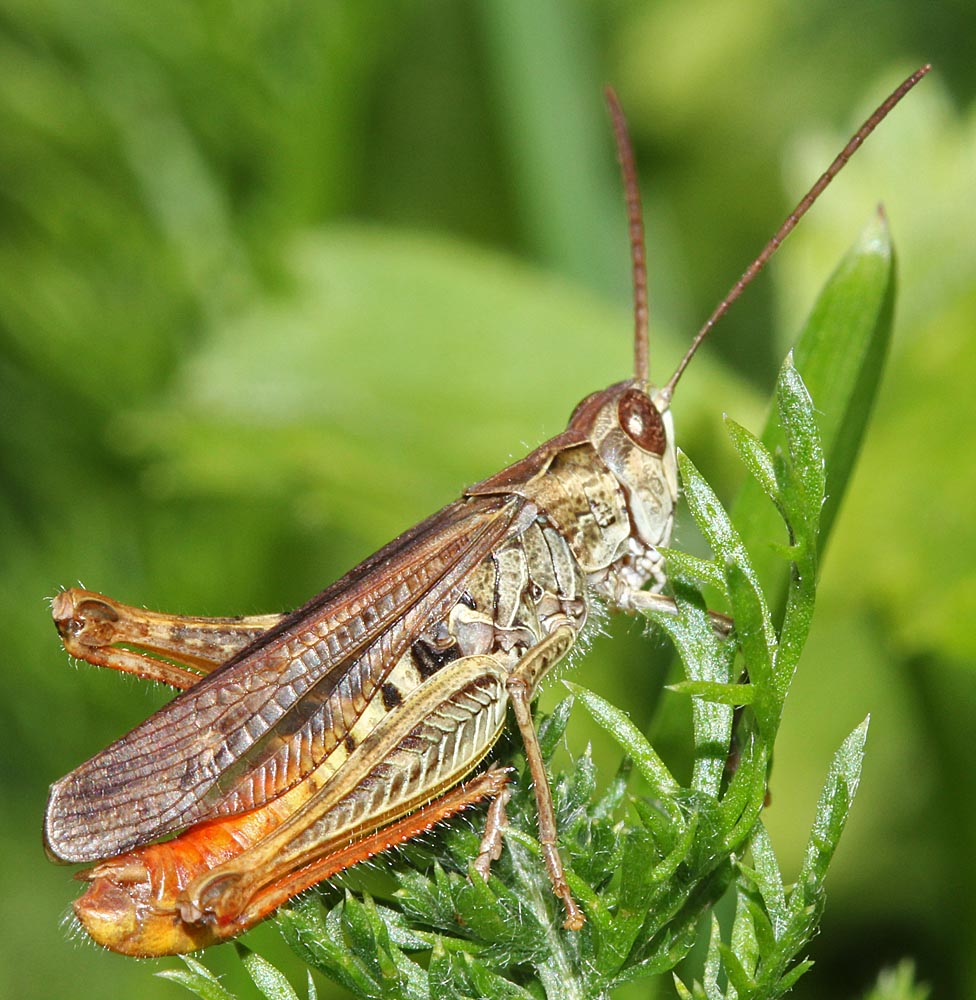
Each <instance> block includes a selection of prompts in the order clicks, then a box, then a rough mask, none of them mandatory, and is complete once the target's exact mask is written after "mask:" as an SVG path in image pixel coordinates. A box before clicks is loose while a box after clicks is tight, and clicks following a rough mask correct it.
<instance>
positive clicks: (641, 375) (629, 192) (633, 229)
mask: <svg viewBox="0 0 976 1000" xmlns="http://www.w3.org/2000/svg"><path fill="white" fill-rule="evenodd" d="M603 93H604V95H605V96H606V99H607V106H608V107H609V108H610V120H611V122H612V123H613V136H614V139H615V140H616V142H617V159H618V160H619V161H620V173H621V174H622V175H623V180H624V195H625V196H626V198H627V221H628V223H629V227H630V260H631V265H632V268H633V275H634V378H635V379H636V380H637V381H638V382H641V383H643V384H644V385H646V384H647V382H648V379H649V378H650V371H649V367H648V358H647V344H648V335H647V252H646V250H645V248H644V212H643V209H642V208H641V197H640V186H639V185H638V183H637V167H636V166H635V165H634V147H633V146H632V145H631V142H630V133H629V132H628V131H627V120H626V119H625V118H624V113H623V109H622V108H621V107H620V101H618V100H617V95H616V93H615V92H614V89H613V87H606V88H605V89H604V91H603Z"/></svg>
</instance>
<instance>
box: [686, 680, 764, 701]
mask: <svg viewBox="0 0 976 1000" xmlns="http://www.w3.org/2000/svg"><path fill="white" fill-rule="evenodd" d="M668 690H669V691H674V692H675V694H687V695H691V697H693V698H704V699H705V701H714V702H718V704H720V705H732V706H738V705H751V704H752V703H753V701H755V699H756V688H755V687H754V686H753V685H752V684H718V683H716V682H715V681H678V682H677V683H676V684H669V685H668Z"/></svg>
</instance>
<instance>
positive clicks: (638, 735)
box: [563, 681, 679, 797]
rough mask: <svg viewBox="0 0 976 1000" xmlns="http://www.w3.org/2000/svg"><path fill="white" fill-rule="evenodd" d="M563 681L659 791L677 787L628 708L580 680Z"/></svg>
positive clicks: (668, 792)
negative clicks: (589, 688) (619, 705)
mask: <svg viewBox="0 0 976 1000" xmlns="http://www.w3.org/2000/svg"><path fill="white" fill-rule="evenodd" d="M563 683H564V684H565V685H566V687H568V688H569V690H570V691H572V692H573V694H574V695H575V696H576V698H578V699H579V701H580V703H581V704H582V705H583V706H584V708H586V710H587V711H588V712H589V713H590V715H592V716H593V718H594V720H595V721H596V722H598V723H599V724H600V725H601V726H602V727H603V728H604V729H605V730H606V731H607V732H608V733H609V734H610V735H611V736H612V737H613V738H614V739H615V740H616V741H617V743H618V744H619V745H620V746H621V747H622V748H623V750H624V752H625V753H626V754H627V755H628V756H629V757H630V758H631V759H632V760H633V762H634V765H635V766H636V768H637V770H638V771H640V773H641V774H642V775H643V777H644V780H645V781H647V783H648V784H649V785H650V786H651V788H652V789H654V791H655V793H656V794H658V795H661V796H664V797H667V796H670V795H674V794H675V793H676V792H677V791H678V788H679V785H678V783H677V782H676V781H675V780H674V778H673V776H672V775H671V772H670V771H669V770H668V769H667V767H666V766H665V764H664V762H663V761H662V760H661V758H660V757H659V756H658V755H657V752H656V751H655V749H654V748H653V747H652V746H651V744H650V743H649V742H648V741H647V737H646V736H644V734H643V733H642V732H641V731H640V730H639V729H638V728H637V727H636V726H635V725H634V724H633V722H631V721H630V716H628V715H627V713H626V712H624V711H622V710H621V709H619V708H617V707H616V706H614V705H611V704H610V703H609V702H608V701H605V700H604V699H603V698H601V697H600V696H599V695H598V694H594V693H593V692H592V691H588V690H587V689H586V688H584V687H581V686H580V685H579V684H574V683H572V681H564V682H563Z"/></svg>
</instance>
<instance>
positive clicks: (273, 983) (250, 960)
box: [235, 943, 299, 1000]
mask: <svg viewBox="0 0 976 1000" xmlns="http://www.w3.org/2000/svg"><path fill="white" fill-rule="evenodd" d="M235 947H236V948H237V954H238V956H239V957H240V960H241V963H242V964H243V966H244V968H245V969H246V970H247V974H248V975H249V976H250V977H251V981H252V982H253V983H254V985H255V986H256V987H257V988H258V989H259V990H260V991H261V994H262V996H264V997H266V998H267V1000H299V997H298V994H297V993H296V992H295V991H294V989H292V985H291V983H289V982H288V980H287V978H286V977H285V976H284V975H283V974H282V973H281V972H279V971H278V969H276V968H275V967H274V966H273V965H272V964H271V963H270V962H269V961H268V960H267V959H265V958H262V957H261V956H260V955H258V954H256V953H255V952H253V951H251V949H250V948H245V947H244V946H243V945H242V944H237V943H235Z"/></svg>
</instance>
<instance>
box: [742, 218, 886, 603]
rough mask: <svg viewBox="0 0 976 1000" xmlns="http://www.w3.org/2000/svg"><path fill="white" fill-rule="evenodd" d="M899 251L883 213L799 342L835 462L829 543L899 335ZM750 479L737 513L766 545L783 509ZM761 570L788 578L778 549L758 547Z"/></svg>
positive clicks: (770, 438)
mask: <svg viewBox="0 0 976 1000" xmlns="http://www.w3.org/2000/svg"><path fill="white" fill-rule="evenodd" d="M894 287H895V281H894V255H893V252H892V248H891V241H890V236H889V233H888V226H887V222H886V221H885V219H884V216H883V215H881V214H879V215H878V216H876V217H875V218H874V219H873V220H872V221H871V223H869V225H868V226H867V227H866V228H865V229H864V230H863V231H862V233H861V234H860V236H859V237H858V239H857V241H856V242H855V243H854V245H853V246H852V247H851V249H850V250H849V251H848V253H847V255H846V256H845V257H844V259H843V260H842V261H841V263H840V264H839V266H838V267H837V269H836V271H835V272H834V274H833V275H832V276H831V278H830V280H829V281H828V282H827V285H826V286H825V287H824V289H823V291H822V292H821V294H820V297H819V298H818V300H817V302H816V304H815V305H814V307H813V311H812V312H811V314H810V318H809V319H808V320H807V323H806V326H805V327H804V329H803V332H802V333H801V335H800V338H799V340H798V341H797V344H796V347H795V348H794V350H793V360H794V364H795V366H796V370H797V372H798V373H799V374H800V375H801V376H802V379H803V382H804V383H805V385H806V387H807V389H808V391H809V393H810V395H811V396H812V398H813V399H814V401H815V403H816V406H817V413H818V423H819V427H820V436H821V438H822V440H823V450H824V454H825V455H826V464H827V468H828V470H829V471H828V480H827V498H828V499H827V502H826V504H825V505H824V508H823V511H822V513H821V518H820V540H819V547H820V549H821V550H823V548H824V547H825V546H826V543H827V540H828V538H829V537H830V530H831V528H832V526H833V522H834V518H835V517H836V515H837V511H838V509H839V507H840V503H841V500H842V499H843V496H844V492H845V490H846V488H847V483H848V481H849V479H850V477H851V474H852V471H853V468H854V463H855V461H856V459H857V454H858V452H859V450H860V447H861V442H862V440H863V438H864V433H865V431H866V429H867V423H868V419H869V417H870V414H871V410H872V408H873V406H874V401H875V397H876V395H877V390H878V385H879V382H880V378H881V373H882V371H883V370H884V359H885V356H886V354H887V351H888V345H889V342H890V339H891V319H892V312H893V303H894ZM761 437H762V443H763V445H764V446H765V447H766V449H767V450H768V451H769V452H773V451H775V449H776V448H777V447H780V446H781V444H782V441H783V438H782V435H781V431H779V430H778V428H777V424H776V421H775V418H774V416H773V415H772V414H771V415H770V417H769V419H768V420H767V423H766V427H765V429H764V431H763V433H762V436H761ZM767 485H768V484H764V487H762V488H761V487H760V486H759V485H757V483H756V481H755V480H754V479H750V480H748V481H747V482H746V483H745V484H744V485H743V487H742V490H741V491H740V493H739V496H738V497H737V498H736V502H735V504H734V505H733V510H732V513H733V517H734V519H735V523H736V524H737V525H738V526H739V529H740V531H741V532H742V535H743V537H744V538H746V539H747V540H748V541H750V542H751V543H754V544H756V545H758V546H762V545H764V544H766V542H767V540H769V539H775V538H776V537H777V536H781V535H780V533H781V530H782V529H781V528H780V525H779V519H778V517H777V515H776V513H775V512H774V511H773V510H772V509H770V507H769V505H768V504H767V503H764V502H763V501H762V494H763V493H764V491H765V486H767ZM755 560H756V568H757V572H758V574H759V576H760V577H761V578H762V579H763V581H764V582H765V583H766V585H767V587H768V588H769V590H770V592H771V593H776V590H777V588H779V587H782V586H783V585H784V583H785V579H786V571H785V569H784V567H783V566H782V564H781V563H780V562H779V561H778V560H777V559H776V558H775V557H773V555H772V553H770V552H767V553H766V554H764V553H763V551H762V549H761V548H757V550H756V554H755Z"/></svg>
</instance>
